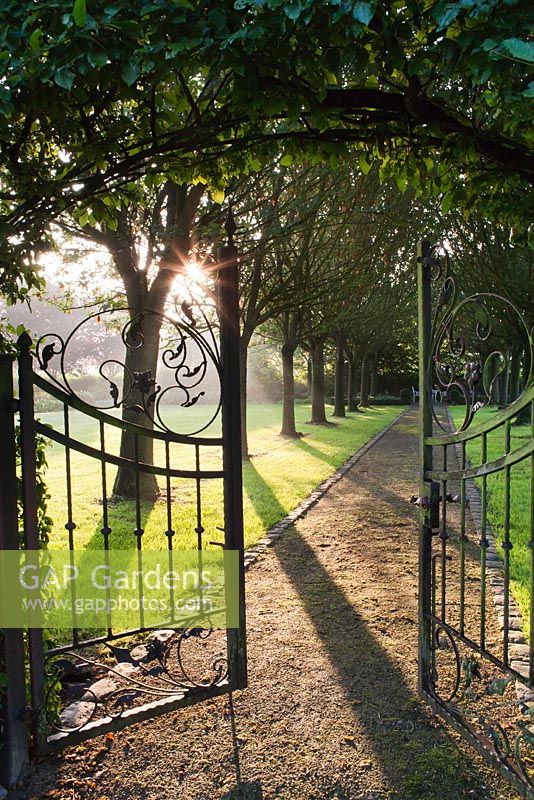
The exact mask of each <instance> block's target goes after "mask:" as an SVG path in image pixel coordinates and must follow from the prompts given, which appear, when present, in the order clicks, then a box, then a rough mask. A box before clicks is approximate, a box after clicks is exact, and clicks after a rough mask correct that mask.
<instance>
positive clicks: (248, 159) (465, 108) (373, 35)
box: [0, 0, 534, 295]
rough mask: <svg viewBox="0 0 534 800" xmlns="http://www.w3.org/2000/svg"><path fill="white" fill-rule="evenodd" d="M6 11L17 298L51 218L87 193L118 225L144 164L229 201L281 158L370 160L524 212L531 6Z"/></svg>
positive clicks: (7, 195) (165, 1)
mask: <svg viewBox="0 0 534 800" xmlns="http://www.w3.org/2000/svg"><path fill="white" fill-rule="evenodd" d="M0 22H1V23H2V24H1V26H0V30H1V34H0V38H1V44H0V60H1V64H2V72H3V78H2V80H1V81H0V141H1V157H0V181H1V204H2V208H1V224H2V232H3V234H4V236H5V237H6V239H7V241H9V243H10V247H5V248H4V251H3V261H4V264H3V266H4V275H3V278H4V284H5V288H6V291H7V292H8V293H11V294H13V295H17V293H20V289H21V285H22V284H21V282H20V277H21V270H22V272H25V273H26V274H25V276H23V283H24V282H25V283H26V284H31V283H32V281H35V277H34V274H33V271H32V267H31V264H32V260H33V255H34V252H35V250H36V249H39V247H42V246H43V239H44V238H46V237H45V232H46V226H47V224H48V222H49V221H50V219H53V218H55V217H56V216H57V215H58V214H60V213H62V212H63V211H65V210H68V209H72V208H76V207H78V208H80V207H83V205H84V203H87V202H88V201H90V203H91V211H92V215H93V217H94V218H96V219H97V221H98V220H99V219H102V218H108V219H109V220H110V222H111V224H113V220H114V217H115V209H116V208H118V207H119V205H120V199H119V198H118V194H120V189H121V187H123V186H124V185H125V184H128V183H129V182H132V181H135V180H136V179H137V178H139V177H140V176H141V175H147V176H148V177H149V179H151V180H153V181H154V182H156V183H157V182H158V181H162V180H164V179H165V176H167V177H168V176H171V177H172V178H173V179H174V180H177V181H179V182H181V181H186V180H187V181H190V182H195V181H202V182H205V183H207V184H208V185H209V186H210V187H211V189H212V191H213V196H214V198H215V199H219V200H221V199H222V196H223V195H222V191H223V189H224V187H225V184H226V183H227V181H228V179H229V177H230V176H232V175H235V174H240V173H241V174H242V173H243V172H245V173H247V172H250V171H252V170H256V169H259V168H260V167H261V165H262V164H264V163H268V162H269V160H270V159H272V155H273V151H276V152H277V153H279V154H280V153H282V163H283V164H289V163H291V162H292V161H295V160H299V159H300V158H301V156H302V153H303V151H306V158H307V159H308V160H310V159H314V158H316V159H317V160H322V161H325V160H326V161H329V162H330V163H331V164H332V165H333V166H334V165H335V164H336V163H337V162H338V160H339V159H342V158H344V157H346V156H347V154H348V153H349V152H350V155H351V157H352V158H354V157H357V158H358V159H359V162H360V164H361V167H362V169H364V170H366V169H367V168H368V167H369V164H370V162H371V161H372V160H374V159H377V160H378V161H379V162H380V164H381V169H382V173H383V174H386V173H393V174H394V175H395V177H396V179H397V182H398V185H399V187H400V188H401V189H402V188H403V187H404V186H405V185H406V184H407V183H410V184H412V185H414V186H416V187H419V189H420V191H428V192H432V193H434V194H438V195H440V196H441V197H442V198H443V202H444V204H445V206H446V207H450V206H451V205H453V204H455V205H456V204H461V205H463V206H465V207H467V208H468V207H470V206H472V205H473V204H478V205H483V206H484V208H485V209H487V210H488V211H489V212H492V213H493V214H495V215H496V216H498V217H500V218H507V219H508V220H509V221H511V223H512V224H514V225H515V226H516V227H517V228H519V229H521V230H523V231H525V230H526V229H527V227H528V224H529V222H530V215H529V209H530V210H531V209H532V191H531V186H532V181H533V180H534V153H533V150H532V145H533V141H534V132H533V129H532V124H531V118H532V98H533V97H534V80H533V78H534V75H533V74H532V64H533V63H534V41H532V38H531V31H532V27H533V22H534V9H533V7H532V4H531V3H530V2H529V1H528V0H459V2H448V3H447V2H442V1H440V2H429V1H428V0H402V2H400V0H399V1H398V2H387V3H386V2H350V1H349V0H329V2H324V0H290V1H289V2H282V0H232V2H225V1H224V0H223V1H218V2H209V0H139V2H137V3H135V4H132V3H131V2H128V1H127V0H111V1H110V0H74V2H73V0H41V2H39V3H38V4H36V3H34V2H30V0H25V1H24V2H23V1H22V0H6V2H4V3H3V4H2V9H1V10H0ZM354 144H357V145H358V152H357V153H356V156H354V154H353V153H352V152H351V150H350V148H351V147H352V146H353V145H354Z"/></svg>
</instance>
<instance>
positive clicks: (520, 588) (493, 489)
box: [451, 408, 532, 633]
mask: <svg viewBox="0 0 534 800" xmlns="http://www.w3.org/2000/svg"><path fill="white" fill-rule="evenodd" d="M451 411H452V416H453V419H454V421H455V424H459V423H460V421H461V420H462V419H463V409H462V408H452V409H451ZM495 413H496V410H495V408H489V409H488V408H484V409H481V410H480V411H479V412H477V415H476V420H475V422H474V423H473V425H475V424H477V423H478V424H480V423H482V422H486V421H487V420H491V419H492V418H493V416H494V415H495ZM510 431H511V437H512V440H511V448H512V450H515V449H517V448H518V447H520V446H521V445H523V444H525V443H526V442H527V441H528V440H529V439H530V436H531V433H530V425H512V426H511V429H510ZM504 452H505V451H504V427H501V428H499V429H498V430H496V431H492V432H491V433H489V434H488V461H493V460H494V459H496V458H499V457H500V456H502V455H503V454H504ZM467 455H468V457H469V458H470V459H471V462H472V464H473V466H476V465H477V464H480V463H481V458H482V439H481V438H477V439H475V440H473V441H472V442H469V443H468V447H467ZM476 483H477V485H478V486H479V487H480V486H481V481H480V480H477V481H476ZM487 488H488V520H489V522H490V525H491V528H492V530H493V533H494V536H495V541H496V543H497V545H498V546H499V547H498V549H499V550H500V553H501V555H502V552H503V551H502V548H501V547H500V543H501V542H502V540H503V536H504V497H505V474H504V471H500V472H496V473H493V474H492V475H488V478H487ZM530 493H531V462H530V459H529V458H527V459H525V460H524V461H522V462H521V463H519V464H515V465H514V466H513V467H512V469H511V471H510V539H511V541H512V543H513V548H512V550H511V552H510V586H511V589H512V594H513V596H514V598H515V600H516V602H517V604H518V605H519V608H520V610H521V614H522V617H523V624H524V630H525V632H527V633H528V629H529V602H530V561H531V557H532V554H531V550H530V548H529V546H528V542H529V540H530Z"/></svg>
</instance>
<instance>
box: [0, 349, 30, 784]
mask: <svg viewBox="0 0 534 800" xmlns="http://www.w3.org/2000/svg"><path fill="white" fill-rule="evenodd" d="M13 361H14V356H11V355H7V354H4V353H2V354H0V442H2V458H1V459H0V551H4V550H18V549H19V546H20V540H19V524H18V510H17V472H16V443H15V419H14V415H15V411H16V401H15V398H14V391H13ZM0 556H1V552H0ZM0 592H2V587H1V586H0ZM0 602H2V603H7V602H9V598H8V597H6V596H5V595H3V594H0ZM25 660H26V659H25V652H24V636H23V632H22V630H20V629H15V628H6V629H5V630H4V631H3V632H2V633H0V672H4V673H5V676H6V679H7V686H6V689H5V692H3V694H2V696H1V698H0V721H1V724H0V728H1V734H0V783H1V784H2V785H4V786H7V787H10V786H12V785H13V784H14V783H15V782H16V781H17V780H18V778H19V776H20V774H21V772H22V770H23V769H24V767H25V765H26V763H27V761H28V755H29V751H28V741H29V737H28V727H27V721H26V681H25Z"/></svg>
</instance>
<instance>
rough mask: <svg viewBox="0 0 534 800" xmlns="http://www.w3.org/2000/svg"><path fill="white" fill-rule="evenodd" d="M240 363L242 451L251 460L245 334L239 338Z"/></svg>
mask: <svg viewBox="0 0 534 800" xmlns="http://www.w3.org/2000/svg"><path fill="white" fill-rule="evenodd" d="M239 363H240V370H241V371H240V385H239V391H240V396H241V452H242V454H243V461H250V454H249V452H248V430H247V377H248V341H247V340H246V339H245V338H244V337H243V336H242V337H241V338H240V340H239Z"/></svg>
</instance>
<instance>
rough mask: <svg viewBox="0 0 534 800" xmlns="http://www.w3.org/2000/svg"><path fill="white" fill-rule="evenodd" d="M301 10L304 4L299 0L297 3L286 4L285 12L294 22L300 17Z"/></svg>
mask: <svg viewBox="0 0 534 800" xmlns="http://www.w3.org/2000/svg"><path fill="white" fill-rule="evenodd" d="M301 11H302V6H301V4H300V3H299V2H298V1H297V2H296V3H290V4H284V14H285V15H286V17H289V19H290V20H292V21H293V22H295V20H297V19H298V18H299V17H300V14H301Z"/></svg>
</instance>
